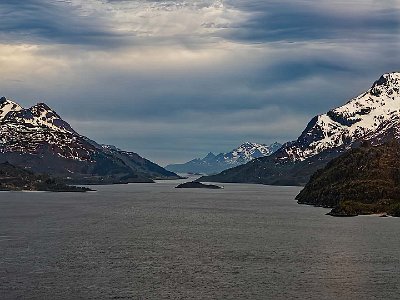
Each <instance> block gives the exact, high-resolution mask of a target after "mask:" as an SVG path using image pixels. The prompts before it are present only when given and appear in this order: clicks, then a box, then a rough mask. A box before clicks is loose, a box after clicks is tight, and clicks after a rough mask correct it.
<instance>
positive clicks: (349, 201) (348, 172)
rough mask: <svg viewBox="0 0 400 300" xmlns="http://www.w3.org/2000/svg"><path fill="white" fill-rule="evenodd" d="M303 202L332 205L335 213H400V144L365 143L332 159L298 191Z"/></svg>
mask: <svg viewBox="0 0 400 300" xmlns="http://www.w3.org/2000/svg"><path fill="white" fill-rule="evenodd" d="M296 199H297V200H298V202H299V203H302V204H310V205H316V206H324V207H332V208H333V210H332V212H331V214H333V215H343V216H348V215H358V214H371V213H388V214H391V215H395V216H400V145H399V143H398V142H397V141H392V142H388V143H385V144H382V145H379V146H375V147H373V146H371V145H368V144H365V145H363V146H361V147H359V148H357V149H352V150H350V151H348V152H346V153H344V154H343V155H341V156H339V157H338V158H335V159H333V160H332V161H330V162H329V163H328V164H327V165H326V167H325V168H324V169H322V170H319V171H317V172H316V173H315V174H314V175H312V177H311V179H310V182H309V183H307V185H306V186H305V187H304V189H303V190H302V191H301V192H300V193H299V194H298V195H297V197H296Z"/></svg>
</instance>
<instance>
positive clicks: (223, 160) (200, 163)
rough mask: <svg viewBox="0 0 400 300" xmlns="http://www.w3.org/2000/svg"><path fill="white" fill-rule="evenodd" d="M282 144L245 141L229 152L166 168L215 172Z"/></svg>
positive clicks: (269, 153) (176, 170) (211, 154)
mask: <svg viewBox="0 0 400 300" xmlns="http://www.w3.org/2000/svg"><path fill="white" fill-rule="evenodd" d="M281 146H282V145H281V144H279V143H273V144H271V145H269V146H268V145H264V144H257V143H251V142H245V143H243V144H241V145H240V146H239V147H237V148H235V149H233V150H232V151H230V152H227V153H220V154H218V155H215V154H213V153H212V152H210V153H208V154H207V155H206V156H205V157H204V158H201V159H200V158H196V159H193V160H191V161H189V162H187V163H184V164H173V165H168V166H166V167H165V168H166V169H167V170H170V171H173V172H178V173H202V174H213V173H218V172H221V171H223V170H226V169H228V168H232V167H235V166H239V165H242V164H245V163H248V162H249V161H251V160H253V159H255V158H259V157H264V156H268V155H271V154H272V153H274V152H275V151H276V150H278V149H279V148H280V147H281Z"/></svg>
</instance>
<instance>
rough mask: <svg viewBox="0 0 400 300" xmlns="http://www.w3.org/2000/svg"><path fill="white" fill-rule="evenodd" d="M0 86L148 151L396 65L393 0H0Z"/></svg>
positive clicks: (340, 99) (260, 119)
mask: <svg viewBox="0 0 400 300" xmlns="http://www.w3.org/2000/svg"><path fill="white" fill-rule="evenodd" d="M0 16H1V18H0V95H4V96H6V97H8V98H11V99H14V100H15V101H17V102H19V103H20V104H21V105H23V106H25V107H29V106H31V105H33V104H35V103H36V102H45V103H47V104H48V105H49V106H50V107H52V108H53V109H54V110H56V111H57V112H58V113H59V114H60V115H61V116H62V117H63V118H64V119H65V120H66V121H68V122H69V123H70V124H71V125H72V126H73V128H74V129H76V130H77V131H78V132H80V133H81V134H83V135H86V136H88V137H90V138H92V139H94V140H96V141H97V142H100V143H107V144H114V145H116V146H117V147H120V148H123V149H125V150H131V151H135V152H138V153H139V154H140V155H142V156H144V157H146V158H149V159H151V160H153V161H155V162H157V163H160V164H161V165H165V164H167V163H171V162H184V161H186V160H189V159H192V158H194V157H200V156H204V155H205V154H207V152H209V151H213V152H222V151H224V152H225V151H228V150H230V149H232V148H234V147H236V146H237V145H239V144H240V143H242V142H244V141H254V142H259V143H272V142H274V141H279V142H286V141H288V140H293V139H295V138H297V136H298V135H299V134H300V133H301V131H302V130H303V129H304V127H305V126H306V124H307V122H308V121H309V119H310V118H311V117H312V116H314V115H316V114H318V113H323V112H326V111H327V110H329V109H330V108H332V107H335V106H338V105H341V104H343V103H344V102H346V101H347V100H348V99H350V98H352V97H354V96H356V95H358V94H360V93H361V92H362V91H364V90H366V89H367V88H369V87H370V85H371V84H372V82H373V81H374V80H376V79H378V78H379V76H380V75H381V74H382V73H385V72H390V71H399V70H400V1H399V0H393V1H391V0H385V1H382V0H340V1H339V0H275V1H269V0H263V1H259V0H227V1H223V0H198V1H183V0H171V1H170V0H164V1H162V0H147V1H146V0H136V1H130V0H109V1H106V0H63V1H62V0H58V1H57V0H23V1H19V0H1V2H0Z"/></svg>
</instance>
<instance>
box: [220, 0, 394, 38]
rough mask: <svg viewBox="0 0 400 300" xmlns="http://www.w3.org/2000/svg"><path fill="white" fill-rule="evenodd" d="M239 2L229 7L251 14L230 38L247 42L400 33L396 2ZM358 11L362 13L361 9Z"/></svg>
mask: <svg viewBox="0 0 400 300" xmlns="http://www.w3.org/2000/svg"><path fill="white" fill-rule="evenodd" d="M330 2H331V5H330V6H329V5H321V4H323V3H329V2H327V1H304V0H300V1H287V0H286V1H285V0H284V1H251V2H250V1H237V0H230V1H228V3H229V4H230V5H231V6H232V7H235V8H237V9H240V10H242V11H245V12H248V13H249V16H248V18H247V19H246V20H245V21H243V22H240V23H237V24H234V25H233V26H232V27H233V28H231V30H229V31H228V33H226V37H229V38H232V39H235V40H242V41H247V42H271V41H282V40H286V41H309V40H332V39H363V38H366V37H367V35H370V37H372V35H376V38H380V36H379V35H378V34H385V35H387V34H394V33H399V27H400V18H399V16H400V10H399V6H398V4H396V1H379V2H376V3H375V5H371V2H369V3H368V1H366V2H367V3H363V2H362V1H347V2H339V1H330ZM357 8H358V9H357Z"/></svg>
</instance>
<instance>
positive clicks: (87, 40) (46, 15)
mask: <svg viewBox="0 0 400 300" xmlns="http://www.w3.org/2000/svg"><path fill="white" fill-rule="evenodd" d="M0 15H1V18H0V36H1V38H2V42H3V43H4V42H9V43H49V44H51V43H59V44H72V45H94V46H97V47H109V46H111V45H114V46H115V45H120V44H124V43H125V41H124V40H123V36H121V35H119V34H116V33H115V32H113V31H112V30H111V28H108V27H107V26H106V24H104V22H103V21H102V19H103V18H102V17H99V16H91V15H85V14H84V13H83V12H82V11H80V10H79V7H78V6H73V5H72V4H71V3H70V2H69V1H47V0H23V1H18V0H2V1H1V2H0Z"/></svg>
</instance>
